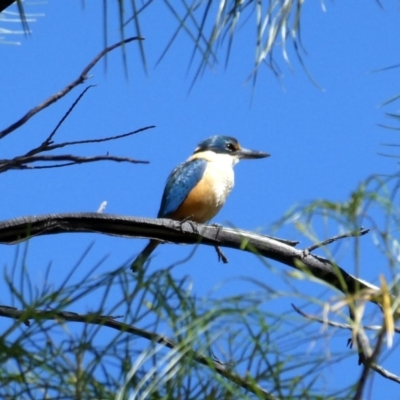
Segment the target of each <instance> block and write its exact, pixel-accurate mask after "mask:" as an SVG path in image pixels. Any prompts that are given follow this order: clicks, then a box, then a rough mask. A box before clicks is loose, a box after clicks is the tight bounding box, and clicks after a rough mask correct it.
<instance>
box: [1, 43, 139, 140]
mask: <svg viewBox="0 0 400 400" xmlns="http://www.w3.org/2000/svg"><path fill="white" fill-rule="evenodd" d="M134 40H144V38H141V37H139V36H135V37H130V38H128V39H124V40H121V41H120V42H118V43H115V44H114V45H112V46H109V47H107V48H105V49H104V50H103V51H101V52H100V53H99V54H98V55H97V56H96V57H95V58H94V59H93V60H92V61H91V62H90V63H89V64H88V65H87V66H86V67H85V68H84V69H83V71H82V72H81V74H80V75H79V76H78V78H77V79H75V80H74V81H72V82H71V83H70V84H68V85H67V86H65V87H64V89H62V90H61V91H59V92H58V93H55V94H54V95H52V96H50V97H49V98H48V99H46V100H45V101H44V102H43V103H41V104H39V105H37V106H36V107H34V108H32V109H31V110H29V111H28V112H27V113H26V114H25V115H24V116H23V117H22V118H20V119H19V120H18V121H16V122H14V123H13V124H11V125H10V126H9V127H7V128H6V129H4V130H3V131H0V139H2V138H3V137H5V136H7V135H9V134H10V133H11V132H13V131H15V130H16V129H18V128H19V127H20V126H22V125H24V124H25V123H26V122H28V121H29V120H30V119H31V118H32V117H33V116H34V115H36V114H37V113H38V112H40V111H42V110H44V109H45V108H47V107H49V106H51V105H52V104H53V103H55V102H56V101H57V100H59V99H61V98H62V97H64V96H65V95H67V94H68V93H69V92H70V91H71V90H72V89H74V88H75V87H76V86H78V85H80V84H81V83H84V82H85V81H86V80H87V79H89V78H90V77H89V76H88V73H89V71H90V70H91V69H92V68H93V67H94V66H95V65H96V64H97V63H98V62H99V60H100V59H101V58H102V57H104V56H105V55H106V54H107V53H109V52H110V51H112V50H114V49H116V48H117V47H120V46H122V45H124V44H127V43H129V42H132V41H134Z"/></svg>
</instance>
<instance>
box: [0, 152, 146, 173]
mask: <svg viewBox="0 0 400 400" xmlns="http://www.w3.org/2000/svg"><path fill="white" fill-rule="evenodd" d="M40 161H42V162H46V163H55V162H57V163H59V164H50V165H32V164H34V163H37V162H40ZM64 161H65V162H64ZM96 161H115V162H129V163H132V164H148V163H149V161H142V160H135V159H133V158H129V157H116V156H109V155H105V156H92V157H81V156H75V155H73V154H64V155H57V156H56V155H49V156H42V155H40V156H28V157H25V156H22V157H15V158H13V159H12V160H0V173H2V172H5V171H8V170H11V169H14V170H15V169H19V170H26V169H47V168H60V167H66V166H69V165H78V164H86V163H91V162H96Z"/></svg>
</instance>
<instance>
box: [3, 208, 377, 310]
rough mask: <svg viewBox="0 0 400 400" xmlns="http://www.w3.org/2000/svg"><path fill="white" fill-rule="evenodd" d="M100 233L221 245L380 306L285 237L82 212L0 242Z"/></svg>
mask: <svg viewBox="0 0 400 400" xmlns="http://www.w3.org/2000/svg"><path fill="white" fill-rule="evenodd" d="M67 232H68V233H71V232H96V233H102V234H106V235H113V236H120V237H130V238H137V237H141V238H150V239H157V240H161V241H165V242H173V243H188V244H198V243H201V244H204V245H207V246H214V247H215V246H222V247H229V248H234V249H237V250H242V251H247V252H250V253H255V254H257V255H260V256H264V257H267V258H270V259H272V260H275V261H278V262H280V263H282V264H285V265H288V266H290V267H292V268H295V269H297V270H300V271H302V272H305V273H307V274H310V275H312V276H314V277H316V278H318V279H320V280H322V281H324V282H326V283H328V284H329V285H331V286H333V287H335V288H336V289H338V290H340V291H342V292H343V293H345V294H355V295H356V294H357V295H358V294H359V293H360V292H362V293H367V294H368V296H367V298H366V300H368V301H371V302H373V303H375V304H377V305H379V307H380V302H381V299H380V289H379V287H377V286H375V285H372V284H371V283H369V282H366V281H364V280H362V279H358V278H356V277H354V276H353V275H350V274H349V273H347V272H346V271H345V270H343V269H342V268H340V267H338V266H337V265H335V264H333V263H332V262H331V261H329V260H328V259H325V258H323V257H319V256H315V255H312V254H308V255H306V256H304V250H299V249H295V248H293V247H292V246H290V245H288V244H286V243H284V242H283V241H281V240H280V239H276V238H273V237H270V236H266V235H261V234H256V233H252V232H248V231H242V230H238V229H231V228H226V227H215V226H207V225H199V224H195V223H193V222H192V221H190V222H189V221H188V222H184V223H181V222H180V221H173V220H169V219H147V218H139V217H126V216H118V215H111V214H98V213H77V214H49V215H43V216H28V217H23V218H16V219H12V220H9V221H3V222H0V243H4V244H15V243H19V242H21V241H24V240H27V239H29V238H32V237H35V236H40V235H51V234H57V233H67Z"/></svg>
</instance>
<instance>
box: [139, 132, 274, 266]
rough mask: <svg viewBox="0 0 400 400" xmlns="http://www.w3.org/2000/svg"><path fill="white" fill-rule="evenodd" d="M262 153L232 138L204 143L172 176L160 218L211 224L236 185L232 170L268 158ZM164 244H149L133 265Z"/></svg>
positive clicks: (218, 136) (170, 176)
mask: <svg viewBox="0 0 400 400" xmlns="http://www.w3.org/2000/svg"><path fill="white" fill-rule="evenodd" d="M269 156H270V154H268V153H264V152H262V151H256V150H248V149H244V148H243V147H241V146H240V144H239V142H238V141H237V140H236V139H235V138H233V137H231V136H221V135H217V136H211V137H210V138H208V139H206V140H204V141H202V142H201V143H200V144H199V145H198V146H197V147H196V148H195V150H194V152H193V154H192V155H191V156H190V157H189V158H188V159H187V160H186V161H185V162H183V163H182V164H180V165H178V166H177V167H176V168H175V169H174V170H173V171H172V172H171V174H170V175H169V177H168V179H167V183H166V185H165V188H164V193H163V196H162V200H161V205H160V210H159V211H158V214H157V218H169V219H173V220H177V221H187V220H189V221H193V222H197V223H200V224H204V223H206V222H208V221H210V220H211V219H212V218H214V216H215V215H216V214H217V213H218V212H219V210H220V209H221V208H222V206H223V205H224V203H225V201H226V199H227V197H228V195H229V193H230V192H231V190H232V188H233V185H234V172H233V167H234V166H235V165H236V164H237V163H238V162H239V160H242V159H257V158H265V157H269ZM160 243H161V242H160V241H158V240H154V239H152V240H150V242H149V243H148V245H147V246H146V247H145V248H144V249H143V250H142V252H141V253H140V254H139V255H138V256H137V257H136V259H135V260H134V261H133V263H132V265H131V269H132V271H137V270H138V269H139V268H141V267H142V266H143V264H144V263H145V262H146V260H147V259H148V258H149V257H150V255H151V253H152V252H153V251H154V250H155V249H156V247H157V246H158V245H159V244H160Z"/></svg>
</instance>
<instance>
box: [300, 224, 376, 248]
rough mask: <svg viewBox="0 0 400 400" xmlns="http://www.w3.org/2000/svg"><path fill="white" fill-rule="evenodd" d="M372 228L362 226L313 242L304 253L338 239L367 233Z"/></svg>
mask: <svg viewBox="0 0 400 400" xmlns="http://www.w3.org/2000/svg"><path fill="white" fill-rule="evenodd" d="M369 231H370V230H369V229H364V228H363V227H361V228H360V229H358V230H356V231H353V232H347V233H343V234H342V235H337V236H334V237H332V238H329V239H326V240H324V241H322V242H320V243H316V244H313V245H312V246H310V247H307V248H305V249H304V254H306V255H307V254H310V253H311V252H312V251H314V250H315V249H318V248H320V247H323V246H326V245H327V244H331V243H333V242H336V241H337V240H340V239H345V238H348V237H356V236H363V235H365V234H367V233H368V232H369Z"/></svg>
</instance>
